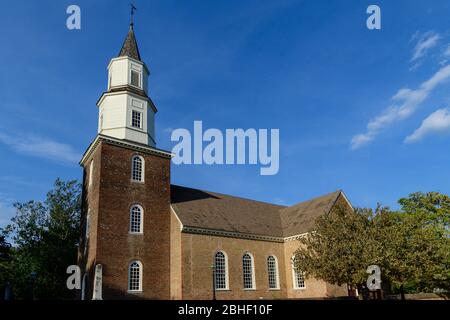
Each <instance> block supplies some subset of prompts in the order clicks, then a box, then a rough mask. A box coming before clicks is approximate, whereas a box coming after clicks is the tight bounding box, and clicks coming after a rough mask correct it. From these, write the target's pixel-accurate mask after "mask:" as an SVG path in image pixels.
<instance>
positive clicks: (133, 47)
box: [119, 7, 141, 61]
mask: <svg viewBox="0 0 450 320" xmlns="http://www.w3.org/2000/svg"><path fill="white" fill-rule="evenodd" d="M132 8H134V7H132ZM131 12H132V14H131V22H130V28H129V29H128V34H127V37H126V38H125V41H124V42H123V45H122V49H120V53H119V57H123V56H128V57H130V58H133V59H136V60H139V61H141V55H140V54H139V49H138V45H137V42H136V37H135V35H134V29H133V9H132V11H131Z"/></svg>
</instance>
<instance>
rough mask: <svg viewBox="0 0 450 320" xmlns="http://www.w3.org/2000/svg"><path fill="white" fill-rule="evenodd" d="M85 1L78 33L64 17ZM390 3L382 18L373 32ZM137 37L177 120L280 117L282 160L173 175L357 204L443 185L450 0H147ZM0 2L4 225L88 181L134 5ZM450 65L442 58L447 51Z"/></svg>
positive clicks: (162, 137) (270, 123)
mask: <svg viewBox="0 0 450 320" xmlns="http://www.w3.org/2000/svg"><path fill="white" fill-rule="evenodd" d="M70 4H77V5H79V6H80V7H81V15H82V21H81V27H82V29H81V30H75V31H69V30H68V29H67V28H66V26H65V21H66V18H67V15H66V13H65V11H66V8H67V6H68V5H70ZM370 4H377V5H379V6H380V8H381V15H382V25H381V26H382V29H381V30H372V31H371V30H368V29H367V28H366V19H367V17H368V15H367V14H366V8H367V7H368V5H370ZM135 5H136V7H137V8H138V11H137V13H136V23H135V32H136V36H137V40H138V43H139V47H140V51H141V56H142V58H143V60H144V61H145V62H146V63H147V65H148V67H149V69H150V71H151V77H150V82H149V93H150V96H151V98H152V99H153V101H154V102H155V104H156V105H157V107H158V110H159V112H158V114H157V118H156V128H157V130H156V135H157V146H158V147H159V148H163V149H168V150H170V149H171V148H172V147H173V145H174V143H173V142H171V141H170V131H171V129H175V128H188V129H192V128H193V121H194V120H202V121H203V126H204V128H218V129H221V130H225V129H226V128H256V129H258V128H267V129H270V128H279V129H280V171H279V173H278V174H277V175H274V176H260V175H259V166H257V165H244V166H242V165H241V166H238V165H234V166H231V165H222V166H207V165H201V166H199V165H184V166H175V165H173V166H172V182H173V183H176V184H181V185H186V186H192V187H197V188H202V189H206V190H212V191H218V192H222V193H229V194H233V195H239V196H242V197H247V198H253V199H258V200H263V201H268V202H276V203H280V204H286V205H289V204H294V203H296V202H299V201H303V200H306V199H308V198H311V197H314V196H318V195H321V194H323V193H327V192H331V191H334V190H336V189H343V190H344V191H345V192H346V194H347V196H348V197H349V199H350V201H351V202H352V203H353V204H354V205H356V206H370V207H374V206H375V205H376V203H377V202H381V203H383V204H385V205H389V206H394V207H395V205H396V201H397V199H398V198H400V197H402V196H406V195H408V194H409V193H411V192H414V191H440V192H443V193H447V194H448V193H450V185H449V182H448V181H450V170H449V169H448V168H449V163H450V152H449V142H450V112H449V109H448V107H449V106H450V93H449V88H450V81H447V78H450V67H449V68H446V67H447V65H448V64H450V50H448V48H449V45H450V20H449V19H448V13H449V12H450V2H448V1H428V2H425V1H406V0H405V1H400V0H399V1H376V2H373V1H370V2H369V1H360V0H358V1H356V0H355V1H339V0H334V1H317V0H314V1H313V0H304V1H300V0H299V1H261V0H258V1H256V0H255V1H248V0H242V1H219V0H218V1H196V0H194V1H172V0H164V1H162V0H161V1H156V0H154V1H143V0H136V1H135ZM1 6H2V9H1V10H0V26H1V28H0V38H1V39H2V44H1V50H0V59H1V61H2V68H1V70H2V71H1V73H0V101H1V102H0V111H1V114H2V116H1V117H0V168H1V169H0V226H1V225H4V224H5V223H6V222H7V220H8V219H9V218H10V216H11V215H12V213H13V210H12V207H11V205H12V203H13V202H14V201H26V200H29V199H36V200H40V199H44V197H45V194H46V192H47V191H48V190H49V189H50V188H51V186H52V183H53V181H54V180H55V179H56V178H57V177H60V178H62V179H80V178H81V173H82V170H81V168H80V167H79V166H78V164H77V162H78V159H79V158H80V157H81V155H82V154H83V152H84V150H85V149H86V147H87V146H88V145H89V143H90V142H91V141H92V140H93V139H94V137H95V135H96V130H97V107H96V105H95V103H96V101H97V99H98V98H99V96H100V95H101V93H102V92H103V91H104V90H105V88H106V85H107V72H106V67H107V65H108V62H109V60H110V59H111V58H113V57H115V56H116V55H117V53H118V51H119V49H120V46H121V44H122V42H123V39H124V37H125V35H126V32H127V29H128V19H129V1H128V0H127V1H75V2H67V1H39V3H37V2H35V1H21V0H17V1H13V2H2V4H1ZM447 60H448V61H447Z"/></svg>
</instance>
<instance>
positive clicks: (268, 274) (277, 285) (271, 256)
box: [266, 255, 280, 290]
mask: <svg viewBox="0 0 450 320" xmlns="http://www.w3.org/2000/svg"><path fill="white" fill-rule="evenodd" d="M270 258H273V259H274V268H275V270H274V272H275V288H271V287H270V268H269V259H270ZM266 262H267V276H268V282H269V290H280V274H279V272H278V258H277V257H276V256H275V255H270V256H268V257H267V259H266Z"/></svg>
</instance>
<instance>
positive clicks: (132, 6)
mask: <svg viewBox="0 0 450 320" xmlns="http://www.w3.org/2000/svg"><path fill="white" fill-rule="evenodd" d="M130 7H131V14H130V25H133V24H134V21H133V16H134V11H135V10H137V9H136V7H135V6H134V4H132V3H130Z"/></svg>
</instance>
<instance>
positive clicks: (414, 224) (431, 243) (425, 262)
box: [397, 192, 450, 291]
mask: <svg viewBox="0 0 450 320" xmlns="http://www.w3.org/2000/svg"><path fill="white" fill-rule="evenodd" d="M399 204H400V205H401V210H400V212H399V213H397V215H398V216H399V217H400V218H399V219H400V220H402V226H403V239H404V241H407V242H408V245H409V250H410V253H411V258H410V259H409V260H410V261H409V263H410V264H411V265H412V266H413V270H412V271H411V272H412V276H411V278H412V280H413V281H414V283H415V284H416V287H417V290H421V291H431V290H433V289H436V288H441V289H447V290H449V289H450V232H449V231H450V197H448V196H447V195H444V194H441V193H438V192H428V193H422V192H416V193H412V194H410V195H409V196H408V197H407V198H401V199H400V200H399Z"/></svg>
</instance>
